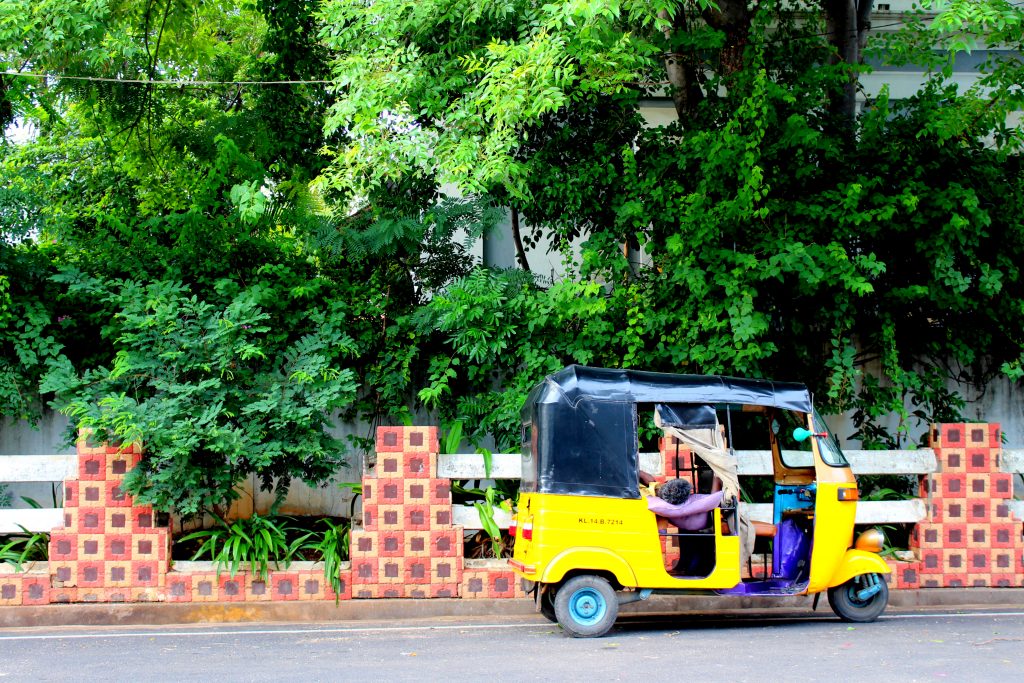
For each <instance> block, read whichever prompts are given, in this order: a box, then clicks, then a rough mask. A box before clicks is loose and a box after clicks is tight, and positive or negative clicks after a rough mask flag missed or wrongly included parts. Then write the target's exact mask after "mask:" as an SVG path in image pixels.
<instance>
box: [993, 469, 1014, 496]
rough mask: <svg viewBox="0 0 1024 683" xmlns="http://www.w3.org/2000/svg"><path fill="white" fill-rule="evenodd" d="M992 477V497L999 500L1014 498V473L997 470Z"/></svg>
mask: <svg viewBox="0 0 1024 683" xmlns="http://www.w3.org/2000/svg"><path fill="white" fill-rule="evenodd" d="M989 476H990V477H991V482H992V486H991V489H990V490H991V494H992V497H993V498H995V499H999V500H1004V499H1009V498H1013V475H1012V474H1010V473H1009V472H997V473H995V474H992V475H989Z"/></svg>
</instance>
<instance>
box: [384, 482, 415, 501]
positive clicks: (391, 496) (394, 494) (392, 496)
mask: <svg viewBox="0 0 1024 683" xmlns="http://www.w3.org/2000/svg"><path fill="white" fill-rule="evenodd" d="M404 483H405V484H406V485H408V483H409V482H404ZM377 496H378V498H377V504H378V505H401V504H403V503H404V502H405V486H403V482H402V480H401V479H385V480H383V481H381V482H380V483H379V484H378V485H377Z"/></svg>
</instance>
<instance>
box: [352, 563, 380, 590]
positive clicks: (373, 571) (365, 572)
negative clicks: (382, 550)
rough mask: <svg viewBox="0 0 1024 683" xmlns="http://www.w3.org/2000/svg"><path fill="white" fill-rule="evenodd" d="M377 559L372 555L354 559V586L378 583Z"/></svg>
mask: <svg viewBox="0 0 1024 683" xmlns="http://www.w3.org/2000/svg"><path fill="white" fill-rule="evenodd" d="M377 559H378V558H375V557H371V558H359V559H354V560H352V584H353V586H354V587H358V586H361V585H363V584H368V583H372V584H376V583H377ZM353 590H355V588H353Z"/></svg>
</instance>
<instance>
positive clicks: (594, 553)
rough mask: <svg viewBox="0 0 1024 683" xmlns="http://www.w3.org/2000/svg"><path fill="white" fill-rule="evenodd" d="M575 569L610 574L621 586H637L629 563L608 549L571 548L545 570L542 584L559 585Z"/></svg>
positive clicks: (559, 555) (553, 560) (552, 561)
mask: <svg viewBox="0 0 1024 683" xmlns="http://www.w3.org/2000/svg"><path fill="white" fill-rule="evenodd" d="M574 569H586V570H588V571H589V572H591V573H599V572H609V573H611V574H612V575H613V576H615V579H616V581H618V582H619V583H620V584H621V585H623V586H625V587H627V588H631V587H635V586H636V576H634V575H633V570H632V569H631V568H630V566H629V563H628V562H626V561H625V560H624V559H622V558H621V557H620V556H619V555H617V554H615V553H613V552H612V551H610V550H607V549H606V548H571V549H569V550H565V551H563V552H561V553H559V554H558V555H556V556H555V557H554V559H552V560H551V562H549V563H548V566H547V567H546V568H545V569H544V574H543V576H542V577H541V579H540V581H541V583H558V582H559V581H561V580H562V579H563V578H564V577H565V575H566V574H567V573H569V572H570V571H572V570H574Z"/></svg>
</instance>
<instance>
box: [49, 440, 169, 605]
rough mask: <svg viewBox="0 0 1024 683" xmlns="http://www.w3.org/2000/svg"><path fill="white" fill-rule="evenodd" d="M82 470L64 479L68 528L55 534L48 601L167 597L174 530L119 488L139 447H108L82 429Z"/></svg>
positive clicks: (79, 447) (136, 459) (134, 462)
mask: <svg viewBox="0 0 1024 683" xmlns="http://www.w3.org/2000/svg"><path fill="white" fill-rule="evenodd" d="M77 450H78V473H77V475H76V476H73V477H71V478H69V479H67V480H66V481H65V482H64V525H63V526H61V527H58V528H56V529H54V530H53V532H52V533H51V535H50V563H49V566H50V584H51V589H50V601H51V602H146V601H156V600H163V599H164V595H163V593H164V586H165V585H166V577H167V569H168V564H169V562H168V558H169V530H168V529H167V528H165V527H158V526H157V525H156V517H155V514H154V512H153V508H152V507H151V506H148V505H135V504H134V503H133V501H132V498H131V496H129V495H127V494H125V493H124V492H122V491H121V482H122V480H123V479H124V476H125V474H126V473H128V472H129V471H130V470H131V469H132V468H133V467H135V466H136V465H137V464H138V463H139V461H140V459H141V458H142V451H141V450H140V446H139V444H129V445H125V446H108V445H107V444H95V443H93V442H92V441H90V439H89V436H88V434H87V433H85V432H83V433H82V436H81V437H80V439H79V441H78V444H77Z"/></svg>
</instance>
